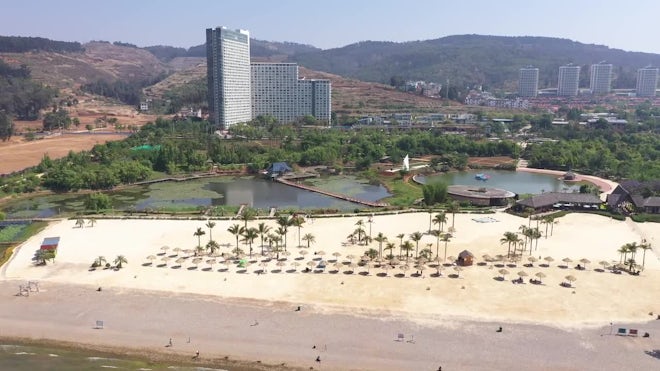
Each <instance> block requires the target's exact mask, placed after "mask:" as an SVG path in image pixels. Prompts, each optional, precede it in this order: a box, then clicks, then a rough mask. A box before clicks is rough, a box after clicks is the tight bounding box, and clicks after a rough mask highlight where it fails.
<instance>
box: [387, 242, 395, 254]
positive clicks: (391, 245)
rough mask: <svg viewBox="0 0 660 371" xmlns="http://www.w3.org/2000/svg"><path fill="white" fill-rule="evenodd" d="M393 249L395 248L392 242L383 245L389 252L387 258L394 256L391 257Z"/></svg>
mask: <svg viewBox="0 0 660 371" xmlns="http://www.w3.org/2000/svg"><path fill="white" fill-rule="evenodd" d="M395 248H396V245H395V244H394V242H388V243H386V244H385V250H389V251H390V253H389V254H388V257H392V256H394V255H392V250H394V249H395Z"/></svg>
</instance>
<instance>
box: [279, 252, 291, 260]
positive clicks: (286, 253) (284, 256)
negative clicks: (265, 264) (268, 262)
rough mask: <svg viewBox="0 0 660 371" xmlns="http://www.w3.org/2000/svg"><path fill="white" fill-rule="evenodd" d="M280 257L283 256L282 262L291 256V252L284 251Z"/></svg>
mask: <svg viewBox="0 0 660 371" xmlns="http://www.w3.org/2000/svg"><path fill="white" fill-rule="evenodd" d="M280 255H282V258H281V260H286V259H287V257H289V256H291V251H283V252H281V253H280Z"/></svg>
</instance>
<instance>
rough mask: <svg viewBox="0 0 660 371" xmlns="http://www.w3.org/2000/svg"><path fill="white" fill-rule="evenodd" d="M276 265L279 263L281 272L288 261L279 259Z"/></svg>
mask: <svg viewBox="0 0 660 371" xmlns="http://www.w3.org/2000/svg"><path fill="white" fill-rule="evenodd" d="M275 265H277V266H278V267H280V272H281V271H282V268H283V267H284V266H285V265H286V262H284V261H281V260H280V261H278V262H277V263H275Z"/></svg>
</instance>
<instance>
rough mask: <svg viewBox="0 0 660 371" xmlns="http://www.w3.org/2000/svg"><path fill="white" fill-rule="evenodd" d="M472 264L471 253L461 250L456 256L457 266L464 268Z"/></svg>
mask: <svg viewBox="0 0 660 371" xmlns="http://www.w3.org/2000/svg"><path fill="white" fill-rule="evenodd" d="M473 263H474V255H473V254H472V253H471V252H469V251H467V250H463V251H461V253H460V254H458V265H462V266H466V265H472V264H473Z"/></svg>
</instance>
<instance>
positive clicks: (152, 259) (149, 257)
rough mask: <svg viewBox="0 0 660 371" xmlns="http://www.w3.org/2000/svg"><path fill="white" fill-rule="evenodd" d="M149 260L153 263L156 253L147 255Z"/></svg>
mask: <svg viewBox="0 0 660 371" xmlns="http://www.w3.org/2000/svg"><path fill="white" fill-rule="evenodd" d="M147 260H149V262H150V263H151V264H153V263H154V260H156V255H149V256H147Z"/></svg>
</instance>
